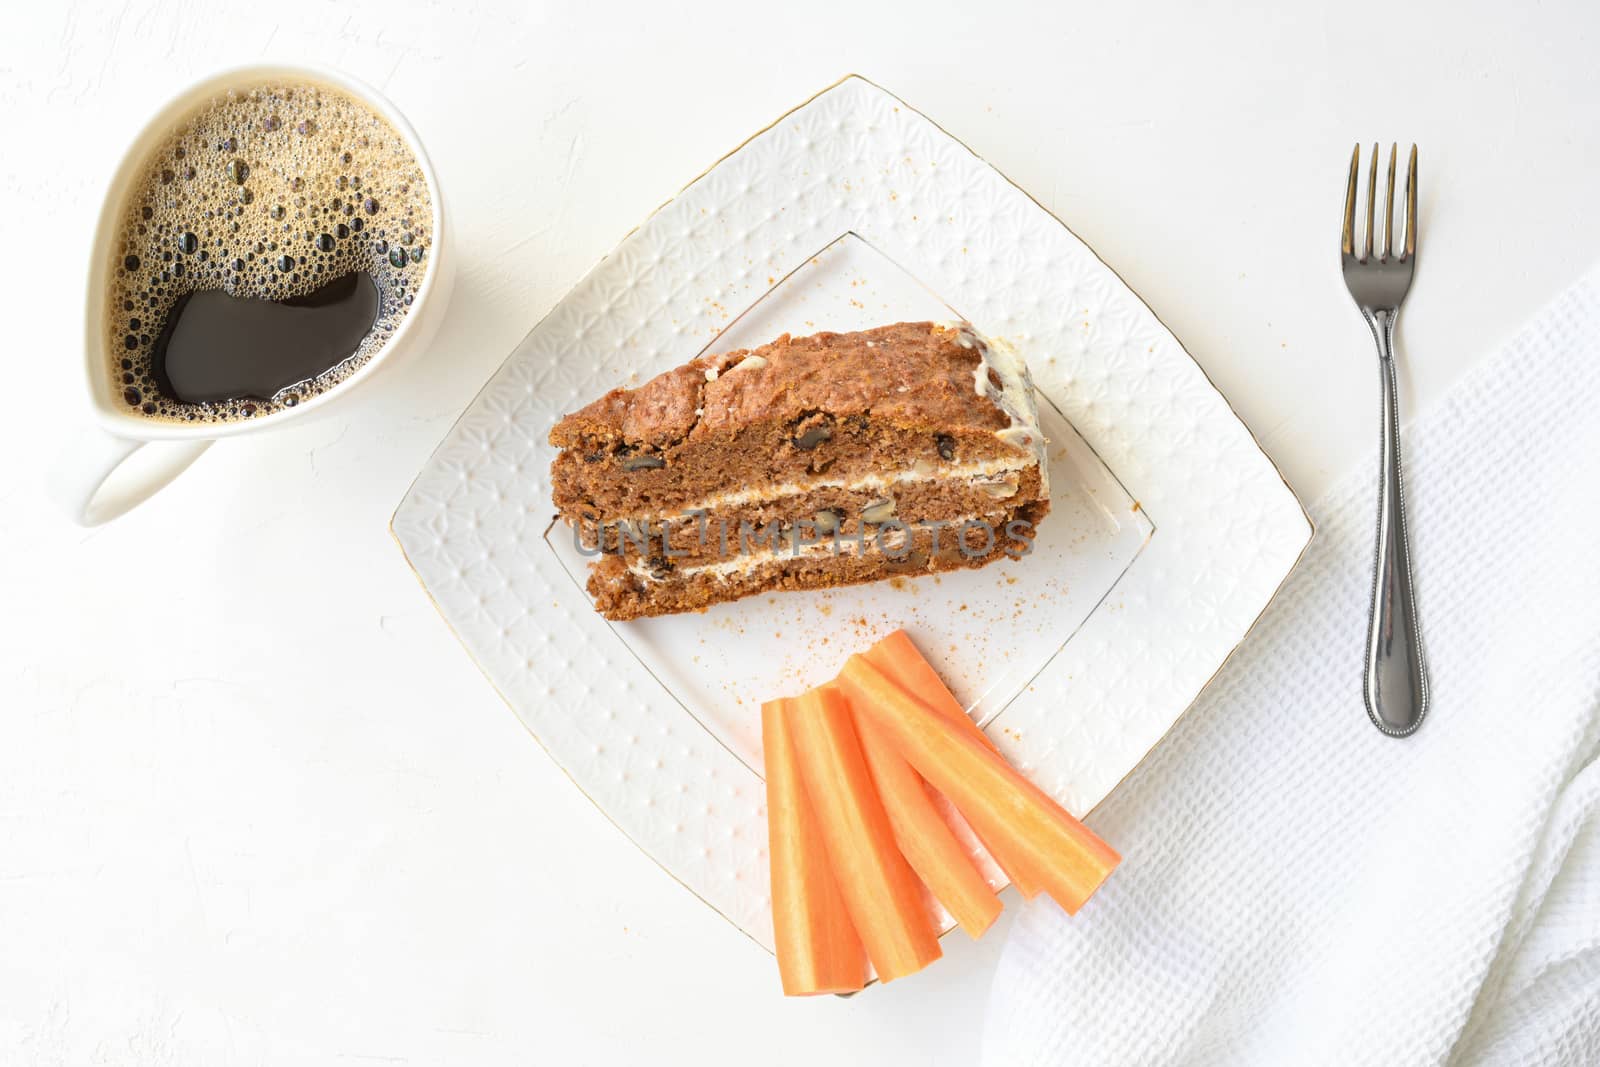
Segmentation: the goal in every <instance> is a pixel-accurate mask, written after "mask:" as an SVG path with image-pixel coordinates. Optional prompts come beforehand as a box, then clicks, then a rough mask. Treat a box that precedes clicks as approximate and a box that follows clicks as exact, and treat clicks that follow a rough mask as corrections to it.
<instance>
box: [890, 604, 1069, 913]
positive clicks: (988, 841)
mask: <svg viewBox="0 0 1600 1067" xmlns="http://www.w3.org/2000/svg"><path fill="white" fill-rule="evenodd" d="M862 655H864V656H865V657H866V659H867V662H869V663H871V664H872V665H873V666H874V667H876V668H878V670H880V671H882V672H883V674H884V675H886V676H887V677H888V678H889V680H890V681H892V682H894V683H895V684H896V685H898V686H899V687H900V688H901V689H904V690H905V691H906V692H907V693H910V694H911V695H912V696H914V697H916V698H917V699H918V700H920V701H922V702H923V703H924V704H926V705H928V706H929V707H931V708H933V710H935V711H937V712H939V714H941V715H943V716H944V717H945V718H947V719H949V720H950V721H951V722H953V723H955V724H956V725H957V726H960V727H961V728H962V729H963V730H965V731H966V732H968V733H970V734H971V735H972V736H974V737H976V738H977V739H978V740H980V741H982V742H983V743H984V744H985V745H987V746H989V748H991V749H993V750H994V751H995V752H999V751H1000V750H999V749H998V748H995V744H994V742H993V741H991V740H989V735H988V734H986V733H984V732H983V730H982V729H981V728H979V726H978V724H977V723H975V722H973V721H972V716H970V715H968V714H967V709H966V708H963V707H962V706H961V702H960V701H959V700H957V699H956V698H955V694H953V693H951V692H950V688H949V687H948V686H946V685H945V684H944V679H942V678H940V677H939V672H938V671H936V670H934V669H933V665H932V664H930V663H929V662H928V661H927V659H926V658H925V657H924V656H923V655H922V653H921V652H919V651H917V646H916V645H915V644H913V643H912V641H911V638H910V636H909V635H907V633H906V632H905V631H904V630H896V631H895V632H894V633H892V634H890V635H889V636H888V637H885V638H883V639H882V640H881V641H879V642H878V643H877V644H875V645H873V646H872V647H871V648H869V649H867V651H866V652H864V653H862ZM972 830H973V833H975V834H977V835H978V840H979V841H980V842H982V844H983V847H984V848H985V849H987V850H988V852H989V855H990V856H992V857H994V861H995V863H997V864H999V865H1000V869H1001V870H1002V871H1004V872H1005V873H1006V877H1007V878H1009V879H1011V884H1012V885H1014V886H1016V887H1017V891H1018V892H1019V893H1021V894H1022V895H1023V896H1024V897H1027V898H1028V899H1029V900H1032V899H1033V898H1034V897H1036V896H1038V895H1039V890H1040V889H1042V888H1043V885H1042V884H1041V882H1040V881H1039V877H1038V875H1036V874H1034V873H1032V872H1030V871H1029V870H1028V866H1027V863H1026V862H1025V861H1024V860H1023V859H1022V858H1021V857H1018V856H1014V855H1008V854H1006V853H1005V852H1004V851H1002V850H998V849H997V848H996V847H995V845H994V844H993V839H992V835H990V834H986V833H984V832H983V828H982V827H981V826H977V825H974V826H973V827H972Z"/></svg>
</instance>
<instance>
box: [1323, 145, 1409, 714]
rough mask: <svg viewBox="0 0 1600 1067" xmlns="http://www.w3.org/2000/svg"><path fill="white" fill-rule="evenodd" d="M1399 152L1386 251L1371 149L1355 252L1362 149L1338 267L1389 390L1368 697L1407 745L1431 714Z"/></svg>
mask: <svg viewBox="0 0 1600 1067" xmlns="http://www.w3.org/2000/svg"><path fill="white" fill-rule="evenodd" d="M1398 154H1399V146H1398V145H1394V144H1391V145H1390V147H1389V182H1388V194H1387V195H1386V196H1385V197H1384V201H1383V205H1384V211H1383V215H1384V218H1383V250H1382V254H1380V255H1377V256H1374V255H1373V247H1372V242H1373V230H1374V216H1375V212H1376V209H1377V201H1378V146H1377V145H1376V144H1374V145H1373V146H1372V161H1371V165H1370V168H1369V170H1368V174H1367V225H1366V231H1365V234H1364V236H1363V238H1362V241H1361V247H1360V252H1359V254H1357V249H1356V179H1357V177H1358V176H1359V174H1360V171H1361V145H1360V144H1357V145H1356V149H1355V151H1354V152H1353V153H1352V154H1351V156H1350V184H1349V186H1348V187H1347V189H1346V191H1345V198H1344V236H1343V238H1342V239H1341V241H1340V244H1339V262H1340V266H1341V267H1342V268H1343V271H1344V284H1345V287H1346V288H1347V289H1349V290H1350V295H1351V296H1352V297H1354V298H1355V302H1356V306H1357V307H1359V308H1360V309H1361V317H1362V318H1364V319H1366V320H1367V326H1368V327H1370V328H1371V330H1372V339H1373V341H1375V342H1376V343H1377V345H1378V371H1379V376H1380V378H1381V379H1382V382H1383V416H1382V418H1383V429H1382V434H1381V440H1380V444H1381V449H1380V453H1381V454H1380V456H1379V468H1380V469H1379V480H1378V546H1377V549H1376V551H1375V553H1374V558H1373V564H1372V609H1371V612H1370V614H1369V615H1368V619H1367V669H1366V677H1365V681H1364V685H1363V687H1362V689H1363V695H1364V696H1365V698H1366V702H1367V714H1368V715H1369V716H1370V717H1371V719H1372V723H1373V725H1374V726H1376V727H1377V728H1378V729H1380V730H1382V731H1383V732H1384V733H1386V734H1388V735H1390V736H1391V737H1405V736H1406V735H1408V734H1410V733H1412V732H1413V731H1414V730H1416V728H1417V727H1418V726H1420V725H1422V718H1423V716H1424V715H1426V714H1427V712H1428V669H1427V665H1426V664H1425V663H1424V662H1423V658H1422V635H1421V633H1420V631H1419V629H1418V626H1417V604H1416V598H1415V596H1414V593H1413V590H1412V583H1411V548H1410V545H1409V543H1408V541H1407V538H1406V498H1405V490H1404V487H1403V485H1402V481H1401V477H1400V411H1399V403H1398V400H1397V398H1396V395H1395V373H1394V322H1395V318H1396V317H1397V316H1398V315H1399V314H1400V304H1401V302H1402V301H1403V300H1405V298H1406V293H1407V291H1408V290H1410V288H1411V275H1412V273H1413V271H1414V269H1415V267H1416V265H1417V149H1416V146H1415V145H1413V146H1412V148H1411V158H1410V160H1409V161H1408V162H1407V164H1406V185H1405V197H1406V198H1405V236H1404V239H1403V243H1402V244H1401V246H1400V254H1399V255H1396V254H1395V251H1394V169H1395V159H1396V156H1397V155H1398Z"/></svg>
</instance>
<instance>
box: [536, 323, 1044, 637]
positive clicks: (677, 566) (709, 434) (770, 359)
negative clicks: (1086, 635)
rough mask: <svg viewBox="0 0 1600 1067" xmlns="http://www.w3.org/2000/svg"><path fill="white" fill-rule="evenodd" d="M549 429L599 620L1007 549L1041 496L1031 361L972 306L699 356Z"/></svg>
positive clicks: (558, 499) (1039, 513) (960, 563)
mask: <svg viewBox="0 0 1600 1067" xmlns="http://www.w3.org/2000/svg"><path fill="white" fill-rule="evenodd" d="M550 443H551V444H553V445H555V446H556V447H557V448H559V449H561V452H560V454H559V455H558V456H557V457H556V459H555V462H554V464H552V467H551V478H552V482H553V485H554V498H555V506H556V508H557V510H558V511H559V512H560V516H561V518H563V519H564V520H566V522H567V523H569V524H570V525H571V526H572V527H573V536H574V537H575V538H576V540H577V543H578V545H579V547H580V549H581V550H582V551H583V552H584V553H585V554H588V555H592V556H594V562H593V563H592V564H591V566H590V576H589V585H588V588H589V593H590V595H591V596H593V597H594V601H595V607H596V609H597V610H598V611H599V612H600V613H601V614H602V615H604V616H606V617H607V618H610V619H632V618H637V617H640V616H646V615H664V614H669V613H672V612H678V611H692V610H698V609H702V608H705V607H706V606H708V605H710V604H716V603H719V602H721V601H725V600H736V599H738V598H739V597H745V596H750V595H752V594H755V593H764V592H769V591H774V590H784V589H820V588H825V587H829V586H838V585H849V584H852V583H855V582H868V581H875V580H878V579H882V578H890V577H894V576H907V577H909V576H915V575H920V574H926V573H928V572H930V571H940V570H950V569H953V568H957V567H980V566H982V565H984V564H986V563H990V562H993V561H995V560H997V559H1001V558H1012V559H1016V558H1020V557H1021V556H1023V555H1026V554H1027V552H1028V550H1029V548H1030V547H1031V543H1032V538H1033V534H1034V528H1035V526H1036V524H1037V523H1038V522H1039V520H1040V519H1042V518H1043V517H1044V515H1045V513H1046V512H1048V511H1049V510H1050V499H1049V497H1050V492H1049V480H1048V471H1047V469H1046V465H1045V458H1044V457H1045V439H1044V435H1043V434H1042V433H1041V432H1040V430H1039V417H1038V408H1037V405H1036V403H1035V400H1034V395H1033V383H1032V380H1031V379H1030V378H1029V376H1028V370H1027V367H1026V365H1025V364H1024V363H1023V362H1022V359H1021V358H1020V357H1019V356H1018V355H1017V354H1016V352H1015V351H1014V350H1012V349H1011V348H1010V347H1009V346H1007V345H1004V344H1002V343H998V342H995V341H990V340H986V339H985V338H983V337H981V336H980V335H978V334H977V333H976V332H974V331H973V330H972V328H971V327H970V326H968V325H966V324H965V323H962V324H955V325H947V324H938V323H931V322H902V323H897V324H895V325H893V326H880V327H878V328H876V329H872V330H863V331H860V332H857V333H818V334H813V335H811V336H809V337H790V336H789V335H787V334H785V335H784V336H782V337H779V338H778V339H777V340H775V341H773V342H771V343H770V344H766V345H762V346H761V347H760V348H755V349H749V350H740V351H736V352H723V353H719V354H716V355H705V356H699V357H697V358H695V359H693V360H690V361H689V362H688V363H686V364H684V365H683V366H681V367H678V368H677V369H675V370H670V371H667V372H666V373H664V374H662V375H659V376H658V377H656V378H653V379H651V380H650V381H648V382H646V383H644V384H643V385H641V386H639V387H638V388H636V389H614V390H612V391H611V392H610V393H607V394H606V395H605V396H603V397H601V398H600V399H599V400H597V401H595V402H594V403H592V404H590V405H589V406H588V407H586V408H584V409H582V410H581V411H577V412H574V413H573V414H571V415H568V416H566V417H565V418H563V419H562V420H561V421H560V422H558V423H557V424H556V425H555V426H554V427H553V428H552V429H551V431H550Z"/></svg>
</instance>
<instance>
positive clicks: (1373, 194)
mask: <svg viewBox="0 0 1600 1067" xmlns="http://www.w3.org/2000/svg"><path fill="white" fill-rule="evenodd" d="M1377 206H1378V142H1376V141H1374V142H1372V166H1371V167H1370V168H1369V169H1368V173H1367V235H1366V237H1365V238H1363V239H1362V241H1361V258H1362V259H1363V260H1368V259H1371V258H1372V217H1373V211H1374V209H1375V208H1376V207H1377Z"/></svg>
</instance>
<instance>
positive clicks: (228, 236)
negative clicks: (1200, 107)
mask: <svg viewBox="0 0 1600 1067" xmlns="http://www.w3.org/2000/svg"><path fill="white" fill-rule="evenodd" d="M432 219H433V205H432V202H431V199H430V197H429V194H428V187H427V182H426V180H425V179H424V177H423V174H422V171H421V168H420V167H419V166H418V164H417V160H416V158H415V157H414V156H413V155H412V153H411V150H410V149H409V148H408V147H407V146H406V143H405V141H404V139H403V138H402V137H401V136H400V135H399V134H398V133H397V132H396V131H395V130H394V128H393V127H391V126H390V125H388V123H386V122H384V120H383V119H382V118H381V117H380V116H378V115H377V114H376V113H375V112H374V111H373V110H372V109H371V108H369V107H368V106H367V105H365V104H363V103H362V102H360V101H359V100H356V99H354V98H352V97H350V96H348V95H346V94H345V93H343V92H341V91H340V90H338V89H334V88H332V87H330V86H326V85H322V84H318V83H311V82H281V83H280V82H274V83H270V84H260V85H255V86H246V87H243V88H240V89H236V90H232V91H229V92H227V93H225V94H221V95H219V96H217V97H216V98H214V99H212V100H210V101H208V102H206V103H205V104H203V105H200V106H199V107H197V108H196V109H195V111H194V112H192V113H191V114H190V115H189V116H188V117H187V119H186V120H185V121H184V122H183V123H182V124H181V125H180V126H179V127H177V128H176V129H175V130H174V131H173V132H172V134H171V135H170V136H169V137H168V138H167V139H166V140H165V141H164V142H163V143H162V144H161V145H160V146H159V147H158V148H157V149H156V150H155V151H154V152H153V153H152V155H151V157H150V159H149V160H148V162H147V163H146V165H145V167H144V169H143V171H142V172H141V173H140V176H139V178H138V179H137V181H136V183H135V185H134V187H133V188H132V190H131V192H130V194H129V198H128V201H127V208H126V210H125V214H124V220H123V224H122V229H121V231H120V233H119V235H118V239H117V242H116V246H115V248H114V249H113V254H114V261H113V264H112V282H111V292H110V294H109V296H110V300H109V304H108V307H109V308H110V312H109V314H108V316H107V324H106V328H107V331H108V334H109V336H110V340H111V346H110V347H111V350H112V352H113V357H112V358H113V359H114V360H115V361H116V363H115V366H114V367H113V368H112V369H113V372H114V373H115V374H116V375H117V376H118V380H119V381H120V382H121V385H122V397H123V400H124V402H126V403H127V404H128V405H129V406H130V407H131V408H134V409H137V410H138V411H140V412H142V413H144V414H146V415H150V416H153V417H156V418H165V419H176V420H185V421H196V420H235V419H248V418H252V417H257V416H260V415H264V414H269V413H271V412H273V411H278V410H281V409H283V408H286V407H293V406H294V405H296V404H298V403H300V402H302V401H304V400H306V399H309V398H310V397H312V396H315V395H317V394H318V393H321V392H324V391H326V390H327V389H329V388H331V387H333V386H334V385H337V384H338V383H339V382H341V381H343V380H344V379H345V378H347V377H349V375H350V374H351V373H353V372H354V371H355V370H356V369H358V368H359V367H361V366H362V365H363V364H365V363H366V361H367V360H369V359H370V358H371V357H372V355H373V354H374V353H375V352H377V351H379V350H380V349H381V348H382V347H383V345H384V343H385V342H386V341H387V340H388V339H389V338H390V337H391V336H392V335H393V333H394V331H395V329H396V328H397V327H398V326H399V324H400V322H401V321H402V320H403V319H404V317H405V315H406V314H407V312H408V310H409V309H410V307H411V305H412V300H413V294H414V292H415V289H416V287H417V285H418V283H420V281H421V280H422V277H423V274H424V272H425V270H426V267H427V256H428V253H429V251H430V250H431V246H432V243H433V233H432Z"/></svg>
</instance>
